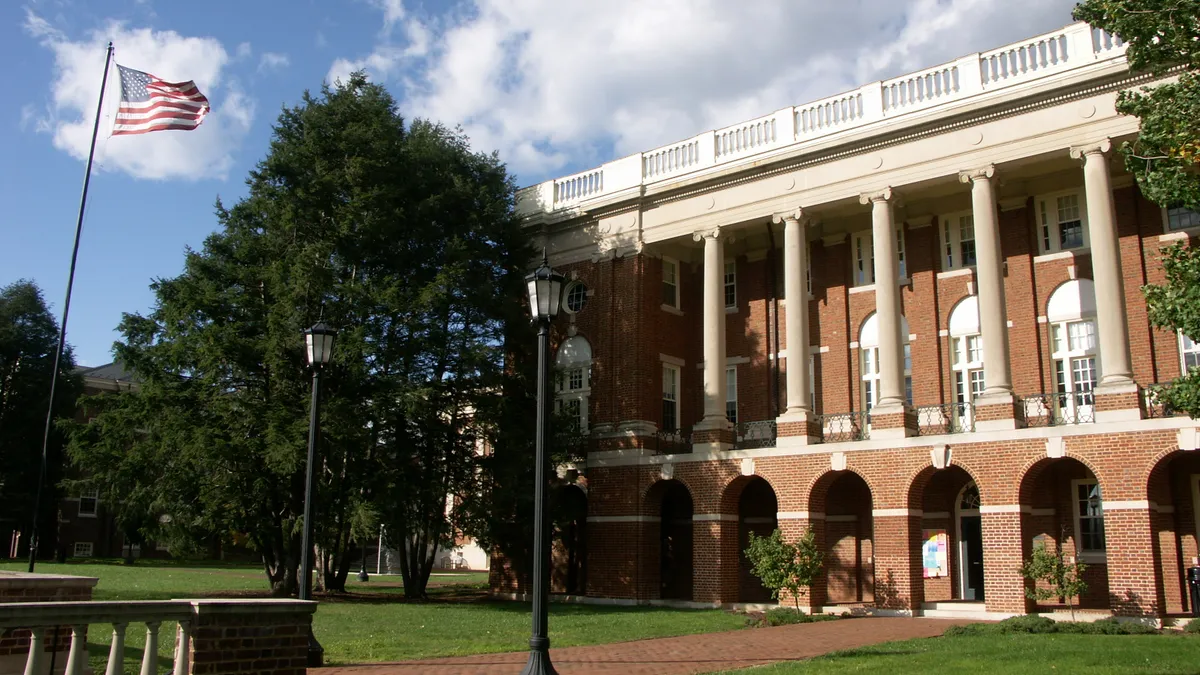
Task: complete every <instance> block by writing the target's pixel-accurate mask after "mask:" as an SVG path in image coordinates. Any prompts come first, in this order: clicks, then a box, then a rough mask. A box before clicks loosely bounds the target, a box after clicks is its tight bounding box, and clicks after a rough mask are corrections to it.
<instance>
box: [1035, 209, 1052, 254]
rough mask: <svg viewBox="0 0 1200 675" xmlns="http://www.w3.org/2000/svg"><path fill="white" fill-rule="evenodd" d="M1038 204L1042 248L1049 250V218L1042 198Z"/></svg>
mask: <svg viewBox="0 0 1200 675" xmlns="http://www.w3.org/2000/svg"><path fill="white" fill-rule="evenodd" d="M1038 206H1039V207H1041V208H1040V210H1039V215H1040V216H1041V219H1042V250H1043V251H1049V250H1050V219H1049V218H1048V217H1047V216H1046V201H1045V200H1042V201H1040V202H1038Z"/></svg>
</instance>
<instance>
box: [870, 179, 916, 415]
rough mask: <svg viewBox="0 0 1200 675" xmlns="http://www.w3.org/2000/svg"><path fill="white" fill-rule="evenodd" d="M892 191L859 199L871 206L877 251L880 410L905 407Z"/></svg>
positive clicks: (902, 342)
mask: <svg viewBox="0 0 1200 675" xmlns="http://www.w3.org/2000/svg"><path fill="white" fill-rule="evenodd" d="M892 197H893V195H892V189H891V188H886V189H884V190H883V191H882V192H876V193H873V194H865V195H862V196H861V197H860V198H859V201H860V202H861V203H863V204H870V205H871V245H872V248H873V249H874V251H875V312H876V314H877V316H878V323H879V401H878V403H876V407H877V408H894V407H903V406H905V405H906V404H907V403H908V400H907V399H906V397H905V395H904V336H903V335H901V334H900V254H899V251H897V250H896V223H895V219H894V217H893V214H892V207H893V205H894V204H893V200H892Z"/></svg>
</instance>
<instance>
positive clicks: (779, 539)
mask: <svg viewBox="0 0 1200 675" xmlns="http://www.w3.org/2000/svg"><path fill="white" fill-rule="evenodd" d="M746 558H747V559H749V560H750V563H751V564H752V565H753V568H751V570H750V573H751V574H753V575H754V576H756V577H758V578H759V580H761V581H762V584H763V586H766V587H767V588H768V589H770V591H771V597H772V598H775V599H776V600H778V599H779V593H780V591H784V590H786V591H787V592H789V593H791V595H792V602H793V603H794V604H795V606H796V612H797V613H799V612H800V595H801V593H804V592H807V589H808V588H809V587H810V586H812V584H813V581H815V580H816V578H817V575H818V574H820V573H821V564H822V562H823V559H824V556H823V555H822V554H821V552H820V551H819V550H818V549H817V540H816V535H814V534H813V531H812V528H809V529H807V530H806V531H805V532H804V535H803V536H801V537H800V538H799V539H797V540H796V543H794V544H789V543H788V542H787V541H785V540H784V538H783V533H782V532H780V531H779V530H778V529H776V530H775V531H774V532H772V533H771V534H770V535H769V536H766V537H759V536H755V534H754V533H753V532H751V533H750V546H749V548H747V549H746Z"/></svg>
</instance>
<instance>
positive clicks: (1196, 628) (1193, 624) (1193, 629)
mask: <svg viewBox="0 0 1200 675" xmlns="http://www.w3.org/2000/svg"><path fill="white" fill-rule="evenodd" d="M1183 632H1185V633H1200V619H1192V620H1191V621H1189V622H1187V625H1186V626H1184V627H1183Z"/></svg>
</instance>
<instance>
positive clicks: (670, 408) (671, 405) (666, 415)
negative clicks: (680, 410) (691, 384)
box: [662, 398, 679, 431]
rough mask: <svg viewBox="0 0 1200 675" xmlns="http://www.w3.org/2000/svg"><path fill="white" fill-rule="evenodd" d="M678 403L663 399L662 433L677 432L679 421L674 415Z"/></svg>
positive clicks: (675, 414)
mask: <svg viewBox="0 0 1200 675" xmlns="http://www.w3.org/2000/svg"><path fill="white" fill-rule="evenodd" d="M678 405H679V404H678V403H676V402H675V401H668V400H667V399H665V398H664V399H663V404H662V428H663V431H678V430H679V420H678V416H677V413H676V409H677V407H678Z"/></svg>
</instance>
